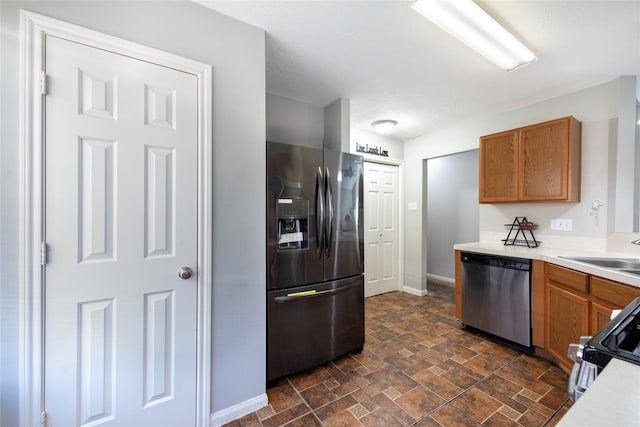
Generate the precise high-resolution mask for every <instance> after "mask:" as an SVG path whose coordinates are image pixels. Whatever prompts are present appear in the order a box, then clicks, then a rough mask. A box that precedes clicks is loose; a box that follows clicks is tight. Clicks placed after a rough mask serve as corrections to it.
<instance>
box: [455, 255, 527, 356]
mask: <svg viewBox="0 0 640 427" xmlns="http://www.w3.org/2000/svg"><path fill="white" fill-rule="evenodd" d="M461 256H462V323H463V325H464V326H465V327H466V326H470V327H472V328H475V329H477V330H480V331H483V332H487V333H489V334H491V335H493V336H496V337H498V338H501V339H503V340H507V341H508V342H510V343H515V344H517V345H518V346H520V347H522V348H524V349H526V350H529V351H531V350H532V346H531V277H530V275H531V260H529V259H524V258H510V257H503V256H497V255H488V254H479V253H472V252H463V253H462V254H461Z"/></svg>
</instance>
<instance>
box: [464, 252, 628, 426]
mask: <svg viewBox="0 0 640 427" xmlns="http://www.w3.org/2000/svg"><path fill="white" fill-rule="evenodd" d="M453 248H454V249H459V250H461V251H466V252H477V253H486V254H493V255H502V256H510V257H519V258H528V259H538V260H542V261H547V262H551V263H553V264H556V265H560V266H562V267H566V268H571V269H574V270H579V271H582V272H584V273H588V274H593V275H595V276H599V277H604V278H606V279H610V280H614V281H616V282H621V283H626V284H628V285H631V286H637V287H640V275H637V274H632V273H624V272H621V271H617V270H613V269H610V268H604V267H598V266H596V265H592V264H586V263H583V262H579V261H573V260H569V259H565V258H560V257H563V256H569V257H576V256H579V257H597V258H634V259H638V257H637V256H634V255H629V254H628V253H626V254H625V253H621V252H593V251H580V250H576V249H559V248H547V247H544V246H538V247H537V248H528V247H526V246H509V245H504V244H502V243H498V242H474V243H460V244H457V245H454V246H453ZM639 424H640V421H639Z"/></svg>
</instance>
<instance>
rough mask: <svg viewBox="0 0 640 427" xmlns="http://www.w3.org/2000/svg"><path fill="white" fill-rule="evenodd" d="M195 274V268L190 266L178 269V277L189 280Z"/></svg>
mask: <svg viewBox="0 0 640 427" xmlns="http://www.w3.org/2000/svg"><path fill="white" fill-rule="evenodd" d="M192 274H193V270H192V269H190V268H189V267H180V270H178V277H179V278H181V279H184V280H187V279H188V278H189V277H191V275H192Z"/></svg>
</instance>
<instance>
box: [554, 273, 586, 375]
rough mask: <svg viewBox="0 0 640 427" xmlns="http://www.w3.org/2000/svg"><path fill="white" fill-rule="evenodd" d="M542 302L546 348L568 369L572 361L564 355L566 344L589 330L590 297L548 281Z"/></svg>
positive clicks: (573, 341) (575, 341)
mask: <svg viewBox="0 0 640 427" xmlns="http://www.w3.org/2000/svg"><path fill="white" fill-rule="evenodd" d="M545 305H546V319H545V329H546V334H545V338H546V348H547V351H548V352H549V354H551V355H552V356H553V358H554V359H556V360H557V361H558V362H559V363H561V364H562V365H564V366H565V367H566V368H567V369H569V368H570V367H571V366H572V365H573V362H572V361H571V360H570V359H569V358H568V357H567V349H568V348H569V344H572V343H577V342H578V341H579V340H580V337H581V336H583V335H588V334H589V300H588V299H587V297H586V295H583V294H580V293H577V292H575V293H574V292H571V291H568V290H566V289H563V288H560V287H557V286H554V285H552V284H550V283H547V285H546V297H545Z"/></svg>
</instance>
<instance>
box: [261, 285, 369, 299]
mask: <svg viewBox="0 0 640 427" xmlns="http://www.w3.org/2000/svg"><path fill="white" fill-rule="evenodd" d="M358 285H359V284H358V283H357V282H356V283H352V284H350V285H347V286H342V287H340V288H335V289H329V290H326V291H320V292H309V291H307V292H300V293H299V294H298V295H283V296H280V297H275V298H274V299H273V300H274V301H275V302H278V303H280V304H284V303H285V302H290V301H296V300H297V301H300V300H303V299H307V298H318V297H330V296H333V295H336V294H341V293H342V292H346V291H348V290H349V289H351V288H353V287H356V286H358Z"/></svg>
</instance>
